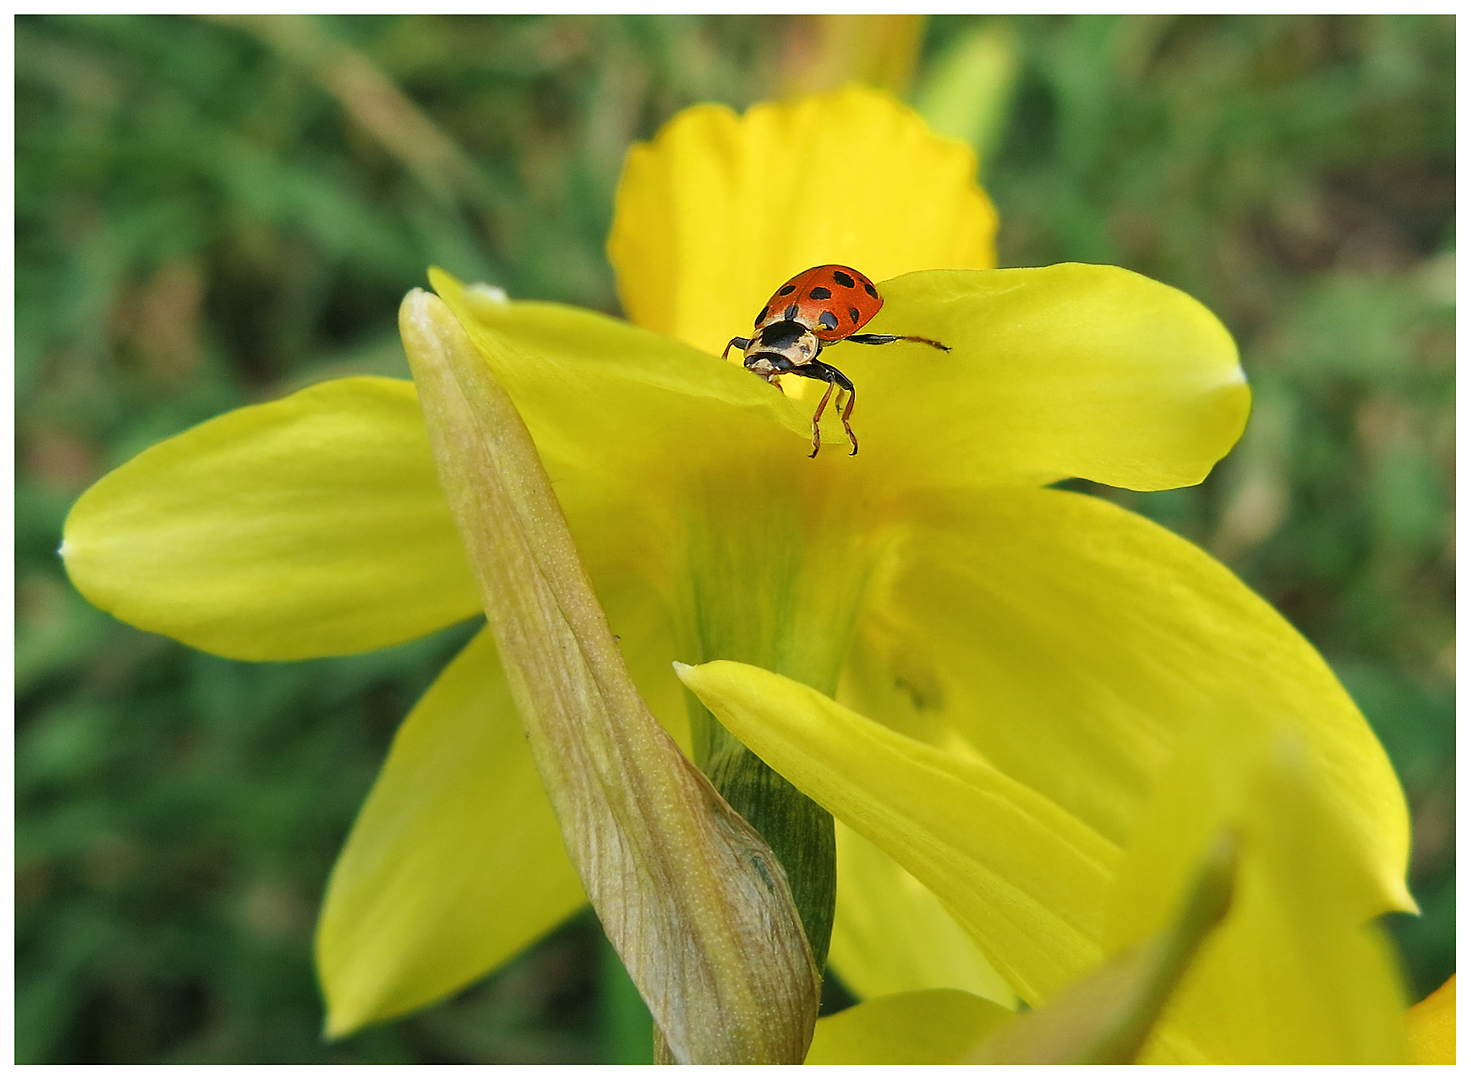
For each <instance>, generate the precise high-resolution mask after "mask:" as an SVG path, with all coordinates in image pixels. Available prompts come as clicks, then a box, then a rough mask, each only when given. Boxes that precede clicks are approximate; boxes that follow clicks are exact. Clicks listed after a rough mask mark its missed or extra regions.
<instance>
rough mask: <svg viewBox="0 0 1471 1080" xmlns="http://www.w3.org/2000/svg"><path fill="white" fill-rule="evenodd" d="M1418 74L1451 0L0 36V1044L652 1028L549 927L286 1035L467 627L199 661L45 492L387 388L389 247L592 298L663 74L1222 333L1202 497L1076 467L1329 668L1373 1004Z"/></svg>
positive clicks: (1407, 442)
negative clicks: (896, 164)
mask: <svg viewBox="0 0 1471 1080" xmlns="http://www.w3.org/2000/svg"><path fill="white" fill-rule="evenodd" d="M915 47H918V48H919V49H920V52H919V54H918V58H917V60H916V59H914V56H913V48H915ZM1454 59H1455V57H1454V26H1453V22H1452V20H1451V19H1450V18H1449V17H1434V18H1430V17H1427V18H1419V17H1403V18H1389V17H1381V18H1328V17H1303V18H1199V17H1192V18H1174V17H1147V18H1130V19H1120V20H1115V19H1110V18H1067V19H1063V18H1058V19H1022V20H1016V21H1007V22H1003V21H999V20H985V19H970V18H965V19H961V18H956V19H938V18H937V19H932V20H930V21H929V22H928V23H927V24H924V25H921V24H918V23H917V22H915V21H909V20H900V21H899V22H897V23H891V24H883V25H880V24H861V23H853V24H844V23H825V22H822V21H814V20H810V19H803V18H791V19H786V18H775V17H739V18H693V17H641V18H614V17H601V18H598V17H515V18H509V17H508V18H442V17H420V16H415V17H391V18H390V17H383V18H378V17H374V18H356V19H337V18H333V19H321V20H314V21H305V20H286V21H280V20H254V19H240V20H229V19H219V20H200V19H185V18H164V17H148V18H121V17H105V18H104V17H83V18H77V17H72V18H23V19H19V20H17V23H16V28H15V62H16V392H17V418H16V426H17V441H18V461H19V466H18V475H17V480H16V484H17V487H16V521H17V540H16V545H17V554H16V575H17V577H16V587H17V625H16V655H15V662H16V663H15V666H16V695H17V711H16V739H17V751H16V813H17V825H16V1054H17V1057H18V1059H19V1060H21V1061H57V1062H82V1061H97V1062H110V1061H424V1062H441V1061H593V1060H638V1059H639V1057H640V1055H645V1054H647V1053H648V1038H647V1027H646V1024H647V1019H646V1015H643V1014H641V1012H640V1006H639V1003H638V1002H637V1001H636V1000H630V998H629V994H630V990H629V989H628V986H627V983H626V982H625V981H623V980H622V978H621V974H620V973H619V972H618V971H617V968H616V963H610V961H609V954H608V953H607V951H606V946H605V945H603V944H602V943H601V940H600V935H599V932H598V930H597V926H596V923H595V921H593V920H592V919H591V918H590V917H588V916H584V917H582V918H580V919H578V920H576V921H574V922H573V923H571V924H569V925H568V926H567V927H565V928H563V929H562V930H561V931H559V932H558V933H557V934H555V935H554V936H553V937H552V938H551V939H549V940H548V941H546V942H544V943H543V944H542V945H540V946H538V947H536V948H535V949H533V950H531V951H530V952H529V953H528V954H527V955H525V956H524V957H522V958H521V959H519V960H518V961H516V962H514V963H513V964H512V965H510V966H509V967H508V968H506V969H504V970H503V971H501V972H499V973H497V974H496V975H494V976H492V977H490V978H489V979H487V980H485V981H484V982H483V983H481V984H480V985H478V986H476V987H474V988H472V989H470V990H468V991H466V992H464V993H463V994H461V995H459V996H458V997H456V998H455V999H454V1000H452V1001H449V1002H446V1003H444V1004H442V1005H440V1006H438V1007H436V1008H433V1009H430V1010H427V1011H425V1012H424V1013H421V1014H419V1015H417V1016H414V1017H410V1018H408V1019H405V1020H401V1021H397V1022H394V1023H390V1024H386V1025H382V1026H380V1027H378V1028H374V1029H370V1030H368V1031H366V1032H364V1033H361V1034H359V1035H357V1036H354V1037H352V1038H350V1039H347V1040H345V1041H343V1042H340V1043H335V1044H326V1043H323V1042H322V1041H321V1039H320V1037H319V1034H318V1032H319V1028H320V1024H321V1018H322V1014H321V1005H320V1001H319V998H318V993H317V990H316V986H315V981H314V977H313V974H312V969H311V954H310V937H311V930H312V925H313V920H314V918H315V911H316V905H317V902H318V899H319V897H320V894H321V890H322V886H323V882H324V880H325V877H326V873H327V871H328V869H329V867H330V866H331V863H332V859H333V857H334V856H335V854H336V852H337V849H338V847H339V845H340V844H341V841H342V839H343V837H344V835H345V833H346V830H347V827H348V825H349V823H350V822H351V820H352V816H353V814H354V812H355V811H356V808H357V806H358V804H359V802H360V801H361V799H362V798H363V796H364V794H365V793H366V792H367V789H368V786H369V784H370V783H371V781H372V778H373V776H374V774H375V772H376V770H377V768H378V765H379V764H380V763H381V761H382V758H383V755H384V752H385V750H386V748H387V744H388V740H389V738H390V737H391V735H392V733H393V730H394V727H395V725H396V724H397V723H398V721H399V720H400V719H401V718H402V717H403V715H404V714H405V713H406V712H407V710H408V708H409V707H410V705H411V704H412V703H413V701H414V700H415V698H416V696H417V695H418V694H419V693H420V692H421V691H422V690H423V689H424V688H425V687H426V686H427V685H428V683H429V681H430V679H431V678H432V677H433V675H434V674H435V672H437V670H438V669H439V667H440V666H441V665H442V664H443V663H444V662H445V661H446V660H447V659H448V658H449V657H450V656H451V655H453V653H454V652H455V650H456V649H457V648H458V646H459V645H460V644H461V643H462V642H463V641H465V640H466V639H467V637H468V635H469V633H470V632H471V630H472V627H469V626H466V627H461V628H456V629H453V630H450V631H446V632H444V633H442V634H440V635H437V636H435V637H433V638H430V639H427V640H425V641H421V642H417V643H414V644H412V645H408V646H403V647H400V648H397V649H392V650H388V651H386V652H382V653H376V654H371V655H368V656H361V657H352V658H344V659H336V660H324V661H313V662H308V663H302V664H261V665H252V664H240V663H234V662H231V661H225V660H220V659H217V658H214V657H209V656H204V655H202V654H199V653H196V652H192V651H191V650H189V649H186V648H185V647H183V646H181V645H178V644H176V643H174V642H172V641H169V640H166V639H163V638H159V637H154V636H151V635H148V634H144V633H142V632H139V631H136V630H133V629H131V628H130V627H127V626H124V625H122V624H120V623H117V622H115V621H113V620H112V619H110V618H109V617H107V616H105V615H102V614H100V613H98V612H97V611H95V610H93V609H92V608H91V607H90V606H89V605H87V604H86V602H85V601H83V600H82V599H81V598H80V597H79V596H77V594H76V593H75V592H74V591H73V590H72V589H71V587H70V585H69V584H68V583H67V581H66V579H65V577H64V575H63V574H62V571H61V566H60V563H59V560H58V559H57V558H56V556H55V550H56V546H57V543H58V537H59V533H60V526H61V522H62V520H63V518H64V516H65V514H66V511H67V509H68V508H69V506H70V505H71V502H72V501H73V500H74V499H75V498H76V496H77V495H78V494H79V493H80V492H81V490H82V489H83V488H85V487H86V485H87V484H89V483H90V482H91V481H92V480H94V479H96V478H97V477H98V476H99V475H101V474H102V473H103V472H104V471H106V470H107V469H108V468H110V467H112V466H115V465H117V464H119V463H121V462H122V461H124V460H126V459H127V458H128V457H130V456H131V455H133V454H134V453H136V452H137V451H138V450H140V449H142V448H143V447H145V446H147V445H149V444H150V443H152V442H154V441H156V440H158V439H160V438H162V437H165V436H167V435H171V434H173V433H175V432H178V431H180V430H182V429H183V428H185V427H187V426H189V425H190V424H193V423H196V422H198V421H200V420H203V419H205V418H207V417H209V416H212V415H215V414H216V413H219V412H221V411H224V410H226V409H229V408H232V407H235V406H237V405H241V404H245V403H248V402H251V401H258V400H263V399H267V398H271V397H275V396H277V395H279V394H281V393H283V392H285V391H287V390H290V389H294V388H296V387H299V386H301V385H303V384H305V383H309V382H312V381H315V380H318V379H322V378H327V377H331V376H335V375H340V374H347V373H358V372H369V373H379V374H395V375H407V365H406V363H405V361H404V358H403V355H402V352H401V349H400V347H399V345H398V340H397V334H396V330H395V316H396V312H397V308H398V302H399V300H400V299H401V297H402V296H403V294H404V293H405V292H406V291H407V290H408V289H409V288H411V287H413V286H415V285H422V284H423V283H424V268H425V266H426V265H427V264H429V263H431V262H435V263H439V264H440V265H443V266H445V267H446V268H448V269H449V270H451V271H452V272H454V273H455V274H457V275H459V276H461V277H464V278H467V279H480V280H488V281H492V282H495V283H497V284H500V285H502V286H504V287H505V288H506V289H507V290H508V291H509V292H510V293H511V294H512V295H513V296H517V297H541V298H550V299H556V300H564V301H569V302H572V303H577V304H582V305H587V306H591V307H595V308H600V309H603V310H607V311H616V299H615V297H614V294H613V287H612V277H611V273H610V271H609V269H608V267H607V264H606V262H605V260H604V258H603V254H602V251H603V242H604V239H605V236H606V233H607V228H608V223H609V220H610V217H611V197H612V191H613V187H614V184H615V183H616V180H617V176H618V170H619V167H620V164H621V161H622V156H623V153H624V151H625V150H626V148H627V146H628V144H629V143H630V141H631V140H633V139H636V138H641V137H647V136H648V135H650V134H652V132H653V131H654V130H655V129H656V127H657V126H658V125H659V124H660V123H661V122H662V121H663V120H665V119H667V118H668V117H669V116H670V115H672V114H673V113H674V112H675V111H676V110H677V109H679V108H681V107H683V106H685V105H687V104H690V103H693V102H696V101H702V100H721V101H726V102H728V103H730V104H732V105H734V106H736V107H738V108H739V107H742V106H744V105H746V104H748V103H750V102H752V101H755V100H758V99H761V98H764V97H770V96H774V95H777V94H780V93H781V92H783V91H784V90H787V89H797V88H800V89H813V88H820V87H821V86H822V85H826V84H830V83H832V82H836V81H841V80H843V79H845V78H867V79H870V80H876V81H879V82H881V83H884V84H886V85H890V86H892V87H895V88H897V89H902V90H903V91H904V92H905V93H906V94H907V96H908V98H909V100H911V101H913V102H915V103H916V104H918V105H919V106H920V107H921V108H922V109H924V110H925V111H926V113H927V115H929V116H931V118H932V119H933V120H934V121H935V123H936V124H937V125H939V126H942V127H944V128H945V129H946V130H949V131H952V132H953V133H955V134H958V135H961V136H963V137H966V138H968V139H970V140H972V141H973V142H974V143H975V144H976V145H977V146H978V147H979V148H980V149H981V150H982V152H983V158H984V160H983V174H984V177H985V180H986V183H987V185H988V187H989V188H990V190H991V192H992V195H993V197H994V199H995V201H996V203H997V206H998V208H999V209H1000V211H1001V215H1002V232H1001V258H1000V261H1001V265H1003V266H1017V265H1035V264H1041V263H1048V262H1055V261H1061V260H1067V259H1076V260H1082V261H1090V262H1110V263H1117V264H1119V265H1122V266H1126V267H1129V268H1130V269H1133V270H1137V271H1139V272H1141V273H1144V274H1148V275H1150V276H1153V277H1156V278H1158V279H1160V280H1162V281H1165V282H1168V283H1170V284H1173V285H1176V286H1179V287H1180V288H1183V289H1185V290H1187V291H1188V292H1190V293H1192V294H1193V295H1195V296H1197V297H1198V298H1200V299H1201V300H1203V301H1204V302H1205V303H1207V304H1208V305H1209V306H1211V307H1212V309H1213V310H1215V311H1216V312H1217V314H1219V315H1220V317H1221V318H1222V319H1223V320H1224V321H1225V323H1226V324H1227V326H1229V327H1230V328H1231V329H1232V331H1233V332H1234V333H1235V334H1236V335H1237V337H1238V340H1239V341H1240V343H1241V346H1242V355H1243V363H1244V365H1245V367H1246V369H1247V371H1248V373H1249V375H1250V377H1251V379H1252V382H1253V386H1254V390H1255V394H1256V406H1255V412H1254V414H1253V417H1252V420H1251V423H1250V426H1249V427H1248V429H1247V434H1246V437H1245V439H1244V440H1243V443H1242V444H1241V446H1239V447H1238V449H1237V450H1236V451H1235V452H1234V453H1233V454H1232V455H1231V457H1229V458H1228V459H1227V460H1226V462H1225V463H1224V464H1223V465H1222V466H1221V467H1220V468H1219V469H1217V471H1216V473H1215V474H1214V475H1212V477H1211V478H1210V479H1209V480H1208V481H1207V482H1206V483H1205V484H1203V485H1202V486H1201V487H1199V488H1195V489H1188V490H1182V491H1170V492H1158V493H1150V494H1134V493H1118V492H1107V494H1108V495H1109V496H1110V497H1115V498H1118V499H1119V500H1120V501H1122V502H1124V503H1125V504H1127V505H1130V506H1132V507H1133V508H1134V509H1136V510H1139V511H1141V512H1143V513H1145V514H1148V515H1149V516H1151V517H1154V518H1155V519H1157V520H1159V521H1161V522H1163V523H1164V524H1166V525H1168V526H1169V527H1171V528H1173V529H1175V530H1176V531H1178V532H1180V533H1182V534H1183V535H1185V536H1187V537H1190V538H1191V539H1193V540H1195V541H1197V542H1198V543H1201V544H1202V545H1204V546H1205V547H1207V548H1208V549H1209V550H1211V551H1212V552H1213V553H1214V554H1216V555H1217V556H1218V557H1220V558H1221V559H1223V560H1225V561H1226V562H1227V563H1228V564H1229V565H1231V566H1232V567H1233V568H1235V569H1236V570H1237V571H1238V572H1239V573H1240V574H1241V575H1242V576H1243V577H1245V578H1246V580H1247V581H1248V582H1250V583H1251V584H1252V585H1253V586H1254V587H1256V588H1257V589H1258V590H1259V591H1261V592H1262V593H1263V595H1265V596H1266V597H1267V598H1268V599H1269V600H1271V601H1272V602H1273V603H1274V604H1276V605H1277V606H1278V607H1279V608H1280V609H1281V610H1282V611H1283V612H1284V613H1285V614H1286V615H1287V616H1288V617H1289V618H1290V619H1291V620H1292V621H1293V622H1294V623H1295V624H1296V625H1297V626H1298V627H1299V628H1300V629H1301V630H1302V631H1303V632H1304V633H1305V634H1306V635H1307V636H1308V637H1309V639H1311V640H1312V641H1313V642H1314V643H1315V644H1316V645H1317V646H1318V647H1319V648H1320V649H1321V650H1322V651H1323V653H1324V655H1325V656H1326V657H1327V658H1328V660H1329V661H1330V663H1332V664H1333V666H1334V668H1335V669H1336V670H1337V672H1338V674H1339V675H1340V677H1341V678H1342V679H1343V681H1344V683H1345V685H1346V686H1347V687H1348V688H1349V690H1350V691H1351V692H1352V693H1353V694H1354V696H1355V698H1356V699H1357V700H1358V702H1359V704H1360V705H1361V707H1362V708H1363V710H1364V712H1365V713H1366V714H1367V716H1368V718H1369V720H1370V721H1371V722H1372V723H1373V725H1374V727H1375V729H1376V730H1377V731H1378V733H1379V735H1380V737H1381V738H1382V740H1383V741H1384V743H1385V745H1386V747H1387V748H1388V750H1389V753H1390V755H1391V756H1392V758H1393V760H1394V763H1395V766H1396V768H1397V769H1398V770H1399V773H1400V776H1401V778H1402V780H1403V783H1404V785H1405V788H1406V791H1407V794H1408V796H1409V800H1410V804H1411V807H1412V809H1413V812H1414V816H1415V845H1414V856H1413V866H1412V870H1411V884H1412V886H1413V888H1414V890H1415V894H1416V896H1417V897H1418V899H1419V901H1420V904H1421V906H1422V908H1423V910H1424V915H1423V916H1422V917H1418V918H1414V917H1408V916H1407V917H1403V918H1397V919H1396V920H1395V921H1394V924H1393V930H1394V931H1395V933H1396V935H1397V937H1398V940H1399V941H1400V943H1401V945H1402V949H1403V955H1404V961H1405V966H1406V970H1407V972H1408V974H1409V977H1410V980H1411V982H1412V983H1413V990H1414V993H1415V994H1416V996H1419V995H1420V994H1423V993H1425V992H1428V991H1429V990H1430V989H1432V988H1434V987H1435V986H1438V985H1439V984H1440V982H1441V981H1442V980H1443V979H1444V978H1445V977H1446V976H1447V975H1448V974H1450V972H1451V970H1452V969H1453V966H1454V933H1455V928H1454V907H1455V893H1454V774H1453V746H1454V729H1453V676H1454V666H1453V658H1454V654H1453V645H1452V642H1453V623H1452V597H1453V539H1452V536H1453V534H1452V529H1451V520H1450V513H1451V484H1452V460H1453V447H1454V427H1453V424H1454V420H1453V405H1452V401H1453V394H1452V391H1453V345H1454V317H1453V308H1452V304H1453V297H1454V281H1455V278H1454V236H1453V233H1452V231H1451V228H1452V221H1453V212H1454V120H1453V117H1454ZM866 152H867V151H866V148H864V147H858V146H844V145H842V140H841V138H840V137H839V138H837V139H835V141H834V144H833V145H831V146H824V147H821V148H814V153H824V154H848V155H851V156H852V157H853V159H854V162H855V166H856V167H860V168H861V167H862V160H863V156H864V154H865V153H866ZM812 211H813V222H814V227H815V228H820V223H821V207H820V206H814V207H813V208H812ZM739 329H740V328H733V331H732V332H734V331H735V330H739Z"/></svg>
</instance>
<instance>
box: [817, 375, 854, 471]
mask: <svg viewBox="0 0 1471 1080" xmlns="http://www.w3.org/2000/svg"><path fill="white" fill-rule="evenodd" d="M837 388H838V384H837V383H835V382H830V383H828V384H827V392H826V393H825V394H823V395H822V400H821V401H819V402H818V403H817V411H816V412H815V413H813V414H812V453H810V454H808V455H807V456H808V457H816V456H817V451H818V450H820V449H821V448H822V429H821V428H819V427H818V426H817V422H818V421H819V420H821V419H822V410H823V409H825V408H827V399H828V398H830V397H832V396H833V391H834V390H836V389H837ZM844 426H847V425H844Z"/></svg>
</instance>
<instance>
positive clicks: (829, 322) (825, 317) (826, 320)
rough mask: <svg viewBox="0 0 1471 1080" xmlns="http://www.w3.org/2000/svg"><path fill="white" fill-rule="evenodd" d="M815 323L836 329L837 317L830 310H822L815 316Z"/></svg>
mask: <svg viewBox="0 0 1471 1080" xmlns="http://www.w3.org/2000/svg"><path fill="white" fill-rule="evenodd" d="M817 325H818V326H825V327H827V328H828V329H829V330H836V329H837V328H838V317H837V316H836V315H834V314H833V313H832V312H831V311H824V312H823V313H822V314H821V315H819V316H818V317H817Z"/></svg>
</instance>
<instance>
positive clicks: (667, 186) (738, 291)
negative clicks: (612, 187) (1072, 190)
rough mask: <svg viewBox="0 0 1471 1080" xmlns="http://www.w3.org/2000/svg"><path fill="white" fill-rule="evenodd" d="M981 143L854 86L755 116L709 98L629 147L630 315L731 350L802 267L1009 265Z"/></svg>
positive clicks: (625, 291)
mask: <svg viewBox="0 0 1471 1080" xmlns="http://www.w3.org/2000/svg"><path fill="white" fill-rule="evenodd" d="M975 178H976V160H975V155H974V154H973V153H972V152H971V150H970V148H969V147H967V146H966V145H965V144H964V143H961V142H959V141H957V140H955V139H948V138H943V137H940V136H937V135H935V134H934V133H932V132H931V131H930V130H929V129H928V128H927V127H926V126H925V124H924V121H923V120H921V119H920V117H919V116H918V114H916V113H915V112H913V111H912V110H911V109H909V108H907V107H906V106H904V105H902V104H900V103H899V102H898V101H897V100H896V99H895V98H893V97H892V96H890V95H889V94H886V93H883V92H880V91H876V90H869V89H864V88H861V87H856V86H850V87H847V88H846V89H842V90H838V91H834V92H833V93H829V94H822V95H818V96H815V97H808V98H803V99H801V100H799V101H796V102H792V103H789V104H763V105H756V106H753V107H752V108H751V109H750V110H748V111H747V112H746V113H745V115H743V116H736V114H735V113H733V112H731V111H730V110H729V109H727V108H725V107H724V106H722V105H698V106H696V107H694V108H692V109H686V110H685V111H684V112H682V113H680V114H679V115H678V116H676V117H675V118H674V119H673V120H671V121H670V122H669V123H668V124H667V125H665V127H664V128H663V129H662V130H661V131H660V132H659V134H658V135H657V136H656V137H655V138H654V141H653V142H651V143H646V144H640V145H638V146H635V147H634V148H633V149H632V150H630V151H629V154H628V160H627V162H626V163H625V165H624V170H623V178H622V180H621V181H620V182H619V185H618V195H617V199H616V202H615V204H614V212H613V230H612V233H611V235H610V236H609V239H608V257H609V259H611V260H612V263H613V268H614V270H615V271H616V272H617V274H618V292H619V295H620V296H621V297H622V300H623V309H624V310H625V311H626V312H627V313H628V317H629V318H631V319H632V320H633V321H634V322H636V323H638V324H639V325H640V326H644V327H647V328H648V329H650V330H657V331H658V332H660V333H661V334H667V335H669V336H671V337H676V338H679V339H680V340H681V341H687V342H689V343H690V344H691V345H694V346H695V347H696V348H699V349H702V350H704V351H705V352H707V353H718V352H720V350H721V349H722V348H724V346H725V343H726V341H728V340H729V339H730V338H731V337H732V336H733V335H738V334H745V333H748V332H749V331H750V329H751V323H752V316H753V315H754V314H755V313H756V310H757V308H758V307H760V306H761V305H762V304H764V303H765V301H766V300H767V298H769V297H770V296H771V293H772V290H774V289H775V288H776V287H777V286H778V285H780V284H781V283H782V282H783V281H785V280H786V279H787V278H789V277H791V276H792V275H793V274H795V273H797V272H798V271H800V270H805V269H806V268H808V267H809V266H817V265H820V264H822V263H842V264H844V265H848V266H853V267H856V268H857V269H859V270H861V271H862V272H863V273H865V274H867V275H868V276H869V277H871V278H872V279H873V280H875V281H881V280H883V279H884V278H887V277H893V276H895V275H898V274H904V273H907V272H909V271H910V270H923V269H928V268H931V267H937V266H942V267H969V268H977V269H983V268H986V267H990V266H994V265H995V258H996V255H995V246H994V237H995V234H996V211H995V210H994V209H993V208H992V206H991V202H990V200H989V199H988V198H987V197H986V194H985V192H984V191H982V190H981V189H980V187H979V186H978V185H977V184H976V179H975Z"/></svg>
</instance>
